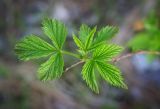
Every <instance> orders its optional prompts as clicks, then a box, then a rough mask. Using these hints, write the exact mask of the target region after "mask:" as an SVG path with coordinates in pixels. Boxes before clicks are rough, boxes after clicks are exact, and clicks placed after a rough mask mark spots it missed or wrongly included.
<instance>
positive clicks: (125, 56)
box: [64, 51, 160, 72]
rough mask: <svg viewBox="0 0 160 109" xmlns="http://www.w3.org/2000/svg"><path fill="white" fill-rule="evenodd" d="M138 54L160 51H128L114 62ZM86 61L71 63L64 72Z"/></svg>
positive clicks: (155, 53)
mask: <svg viewBox="0 0 160 109" xmlns="http://www.w3.org/2000/svg"><path fill="white" fill-rule="evenodd" d="M138 54H154V55H160V52H158V51H138V52H135V53H128V54H125V55H122V56H119V57H116V58H113V60H112V62H114V63H116V62H118V61H120V60H123V59H125V58H129V57H132V56H134V55H138ZM83 62H84V61H79V62H77V63H75V64H73V65H71V66H70V67H67V68H66V69H65V71H64V72H68V71H69V70H70V69H72V68H73V67H76V66H78V65H80V64H82V63H83Z"/></svg>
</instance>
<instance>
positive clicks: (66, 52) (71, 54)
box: [62, 51, 80, 59]
mask: <svg viewBox="0 0 160 109" xmlns="http://www.w3.org/2000/svg"><path fill="white" fill-rule="evenodd" d="M62 53H63V54H67V55H70V56H73V57H75V58H78V59H79V58H80V56H79V55H77V54H74V53H71V52H68V51H62Z"/></svg>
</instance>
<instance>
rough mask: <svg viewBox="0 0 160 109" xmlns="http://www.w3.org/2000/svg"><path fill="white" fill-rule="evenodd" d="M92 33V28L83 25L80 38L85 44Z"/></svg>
mask: <svg viewBox="0 0 160 109" xmlns="http://www.w3.org/2000/svg"><path fill="white" fill-rule="evenodd" d="M90 33H91V28H89V27H88V26H87V25H85V24H82V25H81V27H80V31H79V38H80V40H81V41H82V43H83V44H85V42H86V39H87V36H88V35H89V34H90Z"/></svg>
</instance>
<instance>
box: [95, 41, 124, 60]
mask: <svg viewBox="0 0 160 109" xmlns="http://www.w3.org/2000/svg"><path fill="white" fill-rule="evenodd" d="M121 50H122V47H120V46H117V45H114V44H104V45H101V46H99V47H98V48H96V49H95V50H94V52H93V59H94V60H102V61H110V60H111V59H112V58H113V57H114V56H116V55H117V54H119V53H120V52H121Z"/></svg>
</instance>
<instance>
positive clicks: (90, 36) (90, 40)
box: [85, 27, 96, 50]
mask: <svg viewBox="0 0 160 109" xmlns="http://www.w3.org/2000/svg"><path fill="white" fill-rule="evenodd" d="M95 32H96V27H95V28H94V29H93V30H92V31H91V32H90V33H89V35H88V36H87V37H86V41H85V49H86V50H87V49H89V48H90V46H91V45H92V41H93V37H94V34H95Z"/></svg>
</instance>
